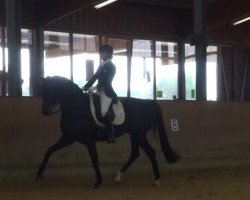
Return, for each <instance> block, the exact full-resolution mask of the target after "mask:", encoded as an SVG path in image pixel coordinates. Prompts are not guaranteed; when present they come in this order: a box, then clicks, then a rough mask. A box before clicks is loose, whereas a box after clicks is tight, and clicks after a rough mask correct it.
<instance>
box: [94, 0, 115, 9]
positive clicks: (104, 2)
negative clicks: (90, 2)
mask: <svg viewBox="0 0 250 200" xmlns="http://www.w3.org/2000/svg"><path fill="white" fill-rule="evenodd" d="M115 1H117V0H106V1H101V2H100V3H98V4H97V5H95V8H96V9H99V8H102V7H104V6H106V5H108V4H111V3H113V2H115Z"/></svg>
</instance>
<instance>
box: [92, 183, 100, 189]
mask: <svg viewBox="0 0 250 200" xmlns="http://www.w3.org/2000/svg"><path fill="white" fill-rule="evenodd" d="M91 187H92V188H93V189H99V188H100V187H99V185H97V184H93V185H92V186H91Z"/></svg>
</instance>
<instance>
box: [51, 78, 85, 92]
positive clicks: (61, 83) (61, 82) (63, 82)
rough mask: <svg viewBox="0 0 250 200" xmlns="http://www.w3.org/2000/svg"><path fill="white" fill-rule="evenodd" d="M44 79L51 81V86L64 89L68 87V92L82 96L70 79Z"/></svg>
mask: <svg viewBox="0 0 250 200" xmlns="http://www.w3.org/2000/svg"><path fill="white" fill-rule="evenodd" d="M46 79H47V80H50V81H52V82H53V84H54V85H55V86H57V87H64V88H66V87H70V90H72V91H75V92H77V93H79V94H82V90H81V89H80V88H79V86H78V85H77V84H75V83H74V82H73V81H71V80H70V79H67V78H65V77H62V76H52V77H47V78H46Z"/></svg>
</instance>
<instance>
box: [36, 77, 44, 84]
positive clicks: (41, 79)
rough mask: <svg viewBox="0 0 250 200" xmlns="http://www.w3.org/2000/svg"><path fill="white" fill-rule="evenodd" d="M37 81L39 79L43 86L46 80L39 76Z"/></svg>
mask: <svg viewBox="0 0 250 200" xmlns="http://www.w3.org/2000/svg"><path fill="white" fill-rule="evenodd" d="M37 79H38V81H39V82H40V83H41V84H42V83H43V82H44V80H45V78H43V77H42V76H41V75H39V76H38V77H37Z"/></svg>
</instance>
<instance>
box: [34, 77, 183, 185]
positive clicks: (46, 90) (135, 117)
mask: <svg viewBox="0 0 250 200" xmlns="http://www.w3.org/2000/svg"><path fill="white" fill-rule="evenodd" d="M42 99H43V104H42V114H43V115H46V116H48V115H51V114H53V112H54V109H53V108H54V106H55V105H56V104H58V103H59V104H60V110H61V121H60V127H61V130H62V137H61V138H60V139H59V140H58V141H57V142H56V143H55V144H54V145H53V146H51V147H50V148H49V149H48V150H47V152H46V153H45V155H44V159H43V161H42V163H41V165H40V167H39V170H38V172H37V175H36V178H37V179H41V178H42V177H43V172H44V170H45V168H46V165H47V162H48V160H49V157H50V156H51V154H52V153H53V152H55V151H57V150H59V149H62V148H64V147H66V146H67V145H71V144H72V143H74V142H79V143H81V144H84V145H86V146H87V149H88V152H89V155H90V158H91V161H92V164H93V167H94V170H95V173H96V181H95V183H94V185H93V187H95V188H97V187H98V186H99V185H100V184H101V183H102V175H101V172H100V169H99V163H98V155H97V150H96V145H95V143H96V142H100V141H106V140H107V135H105V134H104V133H105V131H103V132H102V130H101V128H100V127H98V126H97V125H96V123H95V121H94V119H93V117H92V115H91V111H90V108H89V107H90V106H89V101H90V100H89V96H88V94H85V93H83V92H82V90H81V89H80V88H79V87H78V86H77V85H76V84H74V83H73V82H72V81H70V80H68V79H66V78H63V77H58V76H54V77H47V78H44V79H42ZM120 101H121V102H122V104H123V106H124V111H125V116H126V119H125V121H124V123H123V124H122V125H117V126H114V132H115V135H116V137H119V136H121V135H123V134H125V133H127V134H129V136H130V140H131V153H130V157H129V160H128V161H127V163H126V164H125V165H124V166H123V167H122V168H121V169H120V171H119V172H118V174H117V176H116V180H117V181H119V180H120V175H121V174H123V173H125V172H126V170H127V169H128V167H129V166H130V165H131V164H132V163H133V162H134V161H135V160H136V159H137V158H138V157H139V148H140V147H141V148H142V149H143V150H144V151H145V153H146V155H147V156H148V158H149V159H150V161H151V163H152V167H153V170H154V178H155V184H159V178H160V173H159V169H158V164H157V161H156V157H155V151H154V149H153V148H152V146H151V145H150V144H149V142H148V141H147V138H146V135H147V134H146V133H147V131H148V130H149V129H150V128H151V127H152V126H154V127H157V129H158V133H159V138H160V143H161V149H162V152H163V154H164V156H165V158H166V160H167V161H168V162H169V163H175V162H176V161H177V160H178V159H179V158H180V156H179V155H177V154H176V153H175V152H174V151H173V150H172V148H171V147H170V145H169V142H168V138H167V135H166V132H165V128H164V124H163V118H162V111H161V108H160V106H159V105H158V104H157V103H156V102H155V101H153V100H141V99H136V98H121V99H120Z"/></svg>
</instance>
